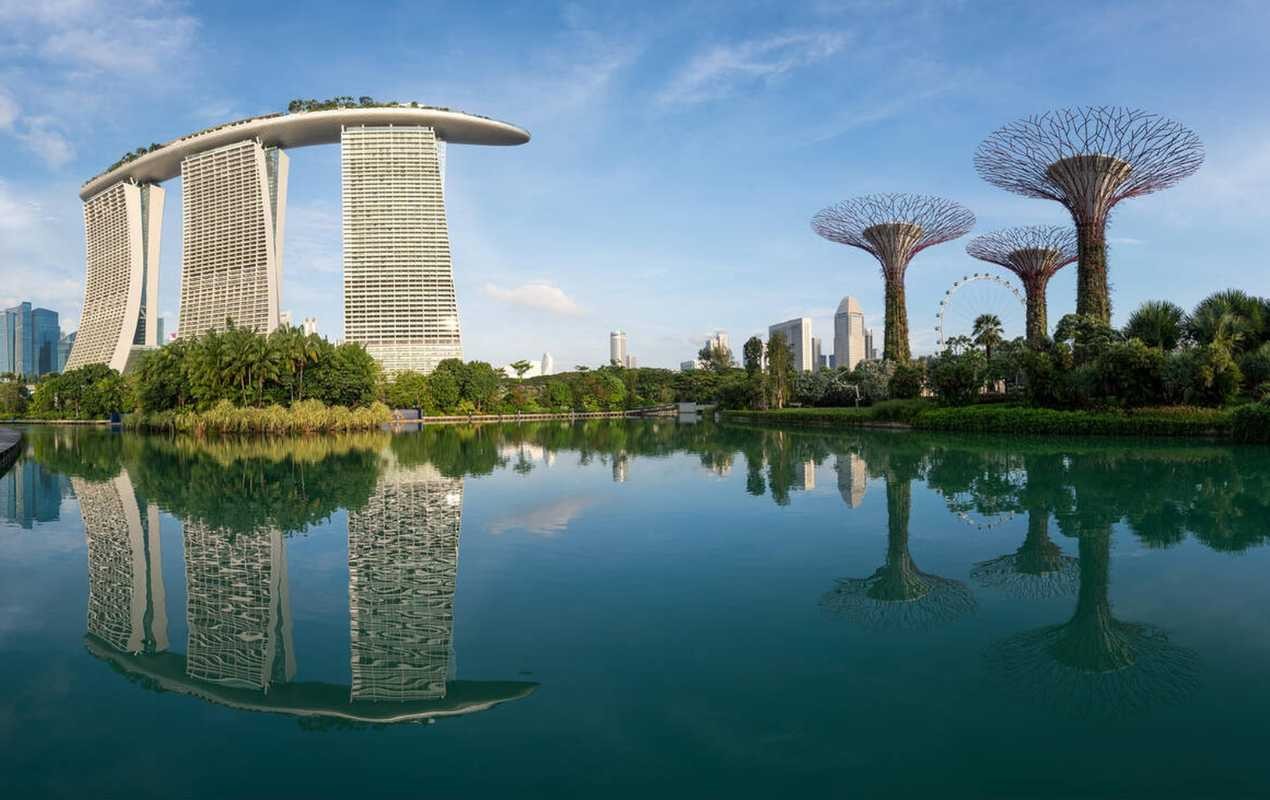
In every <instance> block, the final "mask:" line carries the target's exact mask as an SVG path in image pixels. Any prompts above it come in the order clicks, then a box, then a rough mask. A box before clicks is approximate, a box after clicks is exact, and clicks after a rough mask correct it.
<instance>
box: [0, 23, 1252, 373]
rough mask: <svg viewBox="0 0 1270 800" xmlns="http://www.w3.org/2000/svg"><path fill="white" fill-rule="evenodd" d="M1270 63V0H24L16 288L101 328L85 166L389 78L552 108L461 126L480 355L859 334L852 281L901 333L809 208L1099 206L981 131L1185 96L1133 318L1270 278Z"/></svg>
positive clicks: (950, 267) (1071, 275) (873, 286)
mask: <svg viewBox="0 0 1270 800" xmlns="http://www.w3.org/2000/svg"><path fill="white" fill-rule="evenodd" d="M1267 74H1270V3H1265V2H1238V0H1228V1H1224V2H1216V3H1210V2H1168V1H1167V0H1151V1H1150V2H1097V3H1083V2H1063V3H1031V2H998V3H990V2H954V1H953V0H949V1H947V2H905V1H904V0H860V1H858V2H810V3H795V2H770V3H768V2H744V0H730V1H729V2H691V1H689V2H677V3H658V2H644V3H627V2H612V3H607V2H601V3H560V4H552V3H549V2H517V3H478V2H473V3H426V2H403V3H390V2H383V3H375V2H365V3H348V2H344V1H341V2H323V1H322V0H311V1H310V2H305V3H295V4H291V3H286V2H272V3H268V4H265V3H260V2H238V1H237V0H226V1H224V2H216V3H211V2H208V3H194V2H174V1H172V0H130V1H128V2H117V1H116V0H39V2H31V0H0V306H5V307H7V306H8V305H11V304H13V303H16V302H18V301H20V300H30V301H32V302H33V303H35V304H36V305H42V306H46V307H48V308H52V309H54V310H56V311H58V312H59V313H61V315H62V318H63V327H64V329H66V330H67V331H69V330H72V329H74V327H75V326H76V325H77V323H78V318H79V314H80V306H81V304H82V293H83V277H84V276H83V259H84V236H83V227H82V205H81V203H80V201H79V199H78V189H79V186H80V185H81V184H82V183H83V182H84V181H85V180H86V179H88V178H89V177H91V176H93V175H95V174H97V173H98V172H100V171H101V170H102V169H103V168H104V167H105V166H107V165H108V164H110V163H111V162H112V161H114V160H115V159H116V158H118V157H119V155H121V154H122V153H124V152H125V151H129V150H132V149H134V148H135V147H137V146H139V145H149V144H150V143H151V142H164V141H168V140H170V139H173V138H176V137H179V136H182V135H185V134H187V133H190V132H193V131H195V130H199V129H202V128H204V127H207V126H210V125H214V124H217V123H221V122H225V121H228V120H232V119H236V118H241V117H245V116H250V115H254V114H260V113H268V112H274V111H281V110H285V108H286V106H287V103H288V102H289V101H290V100H291V99H293V98H297V97H303V98H319V99H321V98H326V97H331V96H336V95H351V96H355V97H356V96H362V95H370V96H372V97H375V98H377V99H384V100H388V99H395V100H401V101H410V100H416V101H418V102H420V103H421V104H428V105H439V106H447V107H451V108H457V109H462V110H465V111H470V112H473V113H477V114H483V115H486V116H491V117H495V118H498V119H503V120H507V121H509V122H513V123H515V124H517V125H520V126H522V127H524V128H526V129H527V130H529V131H530V133H531V134H532V136H533V138H532V140H531V141H530V142H529V143H528V144H526V145H524V146H521V147H469V146H461V145H455V146H452V147H450V148H449V151H448V154H447V167H446V168H447V186H446V200H447V206H448V207H447V211H448V214H449V224H450V236H451V242H452V248H453V260H454V272H455V283H456V288H457V291H458V300H459V314H460V324H461V326H462V333H463V344H464V351H465V356H466V357H467V358H469V359H481V360H486V361H490V362H491V363H494V364H498V365H502V364H506V363H509V362H511V361H514V360H516V359H519V358H528V359H530V360H536V359H537V358H539V357H540V356H541V354H542V353H543V352H550V353H552V355H553V357H554V359H555V363H556V365H557V369H561V368H569V367H572V366H573V365H575V364H587V365H592V366H594V365H598V364H602V363H605V362H606V361H607V359H608V333H609V331H610V330H613V329H616V328H621V329H623V330H625V331H626V332H627V334H628V336H629V350H630V352H631V353H632V354H633V355H635V356H636V357H637V358H638V360H639V364H640V365H641V366H665V367H674V366H677V365H678V364H679V363H680V362H681V361H684V360H687V359H689V358H692V357H693V356H694V354H695V352H696V350H697V349H698V348H700V347H701V344H702V342H703V340H704V339H705V337H706V336H707V335H708V334H709V333H710V332H711V331H713V330H716V329H722V330H726V331H727V332H728V333H729V335H730V337H731V340H732V344H733V349H734V350H735V351H736V352H737V353H738V355H739V351H740V345H741V343H742V342H743V341H744V339H746V338H747V337H749V336H750V335H752V334H755V333H761V334H763V335H764V336H765V334H766V329H767V326H768V325H769V324H772V323H775V322H779V321H782V320H786V319H790V318H794V317H799V316H808V317H811V318H812V319H813V325H814V335H817V336H820V337H822V338H823V339H824V342H825V345H824V348H825V351H826V352H829V351H830V350H831V349H832V338H833V328H832V315H833V312H834V309H835V308H836V307H837V305H838V301H839V300H840V299H841V298H842V297H843V296H844V295H848V294H850V295H853V296H855V297H857V298H858V299H859V301H860V303H861V305H862V306H863V308H864V311H865V315H866V322H867V324H869V325H870V326H872V327H874V328H875V329H876V330H877V333H878V337H879V338H878V341H879V342H880V341H881V324H882V281H881V277H880V273H879V271H878V268H877V264H876V262H875V261H874V260H873V259H872V257H870V256H869V255H868V254H867V253H864V252H862V251H859V250H855V249H852V248H848V247H844V246H842V245H838V244H834V243H831V242H828V241H825V240H823V239H821V238H819V237H818V236H816V235H815V234H814V233H812V231H811V229H810V226H809V220H810V218H811V216H812V215H813V214H814V213H815V212H816V211H818V210H819V209H821V208H823V207H824V206H827V205H830V204H832V203H835V202H838V201H841V200H845V199H847V198H850V197H853V196H856V195H860V194H868V193H872V192H892V191H893V192H915V193H921V194H936V195H940V196H944V197H948V198H950V199H953V200H956V201H958V202H960V203H962V204H964V205H965V206H967V207H968V208H970V209H971V210H972V211H973V212H974V213H975V214H976V216H977V218H978V222H977V225H976V227H975V230H974V231H973V232H972V234H971V236H973V235H976V234H980V233H986V232H988V231H992V230H996V229H999V228H1002V227H1008V226H1013V225H1025V224H1065V223H1068V222H1069V221H1070V218H1069V217H1068V216H1067V212H1066V211H1065V210H1064V209H1063V208H1062V207H1061V206H1059V205H1058V204H1056V203H1053V202H1049V201H1044V200H1035V199H1029V198H1025V197H1020V196H1016V195H1013V194H1009V193H1007V192H1004V191H1002V190H999V189H996V188H994V187H992V186H990V185H989V184H987V183H985V182H984V181H983V180H981V179H980V178H979V177H978V176H977V175H976V173H975V171H974V166H973V161H972V159H973V155H974V150H975V148H976V146H977V145H978V144H979V142H980V141H982V139H983V138H984V137H985V136H986V135H988V134H989V133H991V132H992V131H993V130H994V129H996V128H998V127H1000V126H1001V125H1004V124H1006V123H1008V122H1010V121H1012V120H1014V119H1016V118H1019V117H1022V116H1026V115H1028V114H1033V113H1038V112H1043V111H1046V110H1049V109H1053V108H1059V107H1065V106H1074V105H1102V104H1108V105H1125V106H1133V107H1138V108H1142V109H1145V110H1148V111H1152V112H1156V113H1160V114H1163V115H1165V116H1168V117H1171V118H1174V119H1176V120H1178V121H1180V122H1182V123H1183V124H1185V125H1187V126H1189V127H1190V128H1192V129H1193V130H1195V131H1196V132H1197V133H1198V134H1199V136H1200V137H1201V139H1202V140H1203V141H1204V143H1205V148H1206V160H1205V163H1204V165H1203V166H1202V167H1201V168H1200V170H1199V172H1197V173H1196V174H1195V175H1193V176H1191V177H1190V178H1188V179H1186V180H1185V181H1184V182H1182V183H1181V184H1179V185H1177V186H1175V187H1173V188H1171V189H1168V190H1166V191H1164V192H1160V193H1157V194H1154V195H1151V196H1148V197H1143V198H1135V199H1132V200H1127V201H1125V202H1123V203H1121V204H1120V206H1118V207H1117V209H1116V212H1115V214H1114V216H1113V218H1112V222H1111V227H1110V230H1109V241H1110V265H1111V266H1110V275H1111V282H1112V288H1113V298H1112V299H1113V306H1114V322H1116V323H1117V324H1122V323H1123V322H1124V321H1125V319H1126V318H1127V317H1128V315H1129V314H1130V313H1131V312H1132V310H1133V309H1134V308H1135V307H1137V306H1138V304H1140V303H1141V302H1142V301H1144V300H1146V299H1156V298H1165V299H1170V300H1173V301H1174V302H1177V303H1178V304H1180V305H1182V306H1183V307H1186V308H1190V307H1192V306H1193V305H1194V304H1195V303H1196V302H1197V301H1199V300H1200V299H1201V298H1203V297H1204V296H1205V295H1207V294H1208V293H1210V292H1212V291H1215V290H1218V289H1224V288H1228V287H1240V288H1243V289H1245V290H1247V291H1250V292H1255V293H1259V294H1270V270H1267V263H1266V259H1265V253H1266V252H1267V250H1270V204H1267V202H1266V200H1267V197H1270V95H1268V94H1267V92H1266V82H1265V76H1266V75H1267ZM289 155H290V156H291V172H290V186H289V193H288V212H287V213H288V216H287V223H286V242H285V255H284V259H285V264H284V285H283V288H282V303H281V307H282V308H283V309H284V310H289V311H291V312H292V314H293V315H294V317H295V318H296V319H297V320H298V319H300V318H303V317H306V316H316V317H317V318H318V324H319V328H320V330H321V332H322V333H323V334H324V335H326V336H328V337H330V338H332V339H338V338H340V337H341V336H342V297H341V291H342V290H341V275H340V215H339V208H340V207H339V203H340V200H339V188H340V187H339V152H338V148H337V147H335V146H326V147H310V148H302V149H294V150H291V151H290V152H289ZM166 188H167V189H168V194H167V198H168V199H167V205H166V208H165V220H164V237H163V242H162V256H161V272H160V309H161V311H162V313H163V314H164V316H165V318H166V320H167V322H166V326H167V329H168V330H169V331H172V330H174V329H175V328H176V319H177V310H178V297H179V292H180V263H181V252H180V250H181V241H180V191H179V188H180V181H179V179H176V180H173V181H171V182H169V183H168V184H166ZM969 238H970V237H967V238H966V239H962V240H958V241H955V242H951V243H947V244H943V245H939V246H937V247H934V248H931V249H929V250H927V251H925V252H923V253H922V254H920V255H919V256H918V257H917V258H916V259H914V261H913V263H912V265H911V266H910V268H909V271H908V280H907V288H908V306H909V315H910V327H911V329H912V336H913V348H914V351H915V352H916V353H925V352H931V351H932V350H933V349H934V347H935V339H936V333H935V327H934V324H935V313H936V310H937V308H938V305H939V302H940V300H941V299H942V298H943V297H944V296H945V292H946V291H947V290H948V289H949V287H950V286H951V285H952V283H953V282H954V281H955V280H957V279H959V278H962V277H963V276H965V275H967V274H970V273H974V272H988V271H995V272H998V273H999V272H1000V270H997V269H996V268H994V267H991V266H990V265H987V264H984V263H982V262H978V261H975V260H974V259H972V258H970V257H969V256H968V255H966V253H965V244H966V242H967V241H968V240H969ZM1007 277H1008V276H1007ZM1002 291H1004V290H1002ZM959 297H960V298H962V299H961V300H959V299H958V298H959ZM1011 302H1016V301H1009V300H1008V299H1005V298H1004V297H1003V296H1002V295H998V294H994V292H992V291H985V292H978V293H971V292H964V293H959V294H958V295H955V296H954V298H953V300H951V301H950V307H951V308H953V309H954V310H955V311H956V312H961V313H966V314H968V313H970V312H975V311H977V310H980V306H982V307H983V308H984V309H986V310H996V308H995V307H994V308H989V306H995V305H996V304H1000V307H1001V308H1005V309H1009V310H1011V313H1013V311H1014V310H1015V308H1014V306H1012V305H1010V304H1011ZM1049 302H1050V320H1051V323H1052V322H1054V321H1056V320H1057V319H1058V317H1059V316H1061V315H1062V314H1064V313H1067V312H1069V311H1071V310H1073V309H1074V306H1075V268H1074V267H1069V268H1067V269H1065V270H1063V272H1062V273H1060V274H1059V275H1058V276H1057V277H1056V278H1055V279H1054V280H1053V281H1052V283H1051V285H1050V291H1049ZM1016 305H1017V303H1016ZM950 316H959V314H958V313H952V314H950ZM1017 316H1018V319H1019V320H1020V321H1021V319H1022V311H1021V308H1020V309H1017ZM1007 324H1009V323H1007ZM1007 333H1010V331H1007ZM1019 333H1022V331H1021V330H1020V331H1019Z"/></svg>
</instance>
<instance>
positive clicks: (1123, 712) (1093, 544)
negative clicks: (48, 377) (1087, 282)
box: [0, 420, 1270, 798]
mask: <svg viewBox="0 0 1270 800" xmlns="http://www.w3.org/2000/svg"><path fill="white" fill-rule="evenodd" d="M26 433H27V437H28V438H27V444H26V451H25V453H24V454H23V455H22V457H21V458H20V459H19V461H18V462H17V463H16V464H15V465H14V466H13V467H12V468H11V469H10V470H9V472H8V473H7V474H5V475H4V476H3V477H0V685H2V686H3V687H4V689H3V691H0V796H2V797H23V798H25V797H40V796H65V797H151V796H154V797H159V796H162V797H272V798H277V797H328V796H330V797H348V796H363V795H364V796H393V797H404V796H410V797H533V796H543V797H569V796H606V797H611V796H623V797H624V796H631V797H645V796H649V795H660V796H673V797H680V796H685V797H714V796H732V797H768V796H771V795H773V794H774V793H778V792H784V793H786V794H789V793H792V794H793V796H809V795H813V794H814V795H816V796H845V797H888V798H894V797H911V796H927V795H930V794H932V793H937V794H939V795H942V796H948V797H1010V798H1020V797H1063V798H1069V797H1262V796H1266V795H1267V794H1270V766H1267V764H1268V760H1267V759H1266V758H1265V756H1264V751H1265V744H1266V741H1267V738H1266V736H1265V734H1266V733H1267V730H1268V729H1270V721H1268V720H1270V681H1268V680H1267V679H1266V674H1267V671H1268V670H1267V667H1270V614H1267V609H1268V608H1270V581H1268V580H1267V578H1266V576H1267V574H1270V549H1267V548H1266V546H1265V545H1266V543H1267V541H1268V539H1270V449H1267V448H1252V447H1248V448H1237V447H1232V446H1227V445H1221V444H1214V443H1208V442H1203V441H1193V442H1183V441H1177V442H1145V443H1144V442H1130V441H1120V440H1083V439H1073V440H1062V439H1045V440H1039V439H1023V438H1007V437H1000V438H984V437H979V438H971V437H961V436H951V435H948V436H934V435H931V436H926V435H918V434H911V433H865V432H861V433H843V434H829V433H802V432H784V431H761V430H754V429H747V428H739V427H727V426H716V425H713V424H708V423H701V424H692V425H690V424H676V423H675V422H674V421H672V420H663V421H656V422H653V421H649V422H624V421H596V422H593V423H587V424H580V425H575V426H568V425H554V424H541V425H524V426H504V427H483V428H479V429H461V428H437V429H429V430H427V431H421V432H409V433H398V434H389V433H374V434H361V435H350V436H345V437H332V438H312V439H307V440H301V441H292V442H279V441H268V440H248V441H230V442H226V441H219V442H217V441H212V442H197V441H193V440H175V441H173V440H170V439H166V438H163V437H146V436H139V435H131V434H117V433H109V432H105V431H100V430H60V429H52V428H31V429H27V431H26Z"/></svg>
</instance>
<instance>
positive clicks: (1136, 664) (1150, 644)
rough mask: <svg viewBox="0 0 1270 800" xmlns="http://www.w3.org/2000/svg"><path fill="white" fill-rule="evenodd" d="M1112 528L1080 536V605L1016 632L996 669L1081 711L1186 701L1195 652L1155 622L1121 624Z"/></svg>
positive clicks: (1127, 710)
mask: <svg viewBox="0 0 1270 800" xmlns="http://www.w3.org/2000/svg"><path fill="white" fill-rule="evenodd" d="M1110 556H1111V531H1110V529H1109V528H1107V529H1106V530H1104V531H1101V532H1097V533H1089V534H1085V535H1082V536H1081V537H1080V591H1079V595H1078V599H1077V602H1076V611H1075V613H1073V614H1072V618H1071V619H1070V620H1068V621H1067V622H1065V623H1063V624H1061V625H1049V626H1046V627H1044V628H1038V629H1036V630H1031V631H1026V632H1024V633H1020V634H1017V635H1015V636H1011V637H1009V638H1008V639H1005V640H1003V641H1001V642H999V643H998V644H996V645H994V646H993V647H992V648H991V649H990V650H989V651H988V656H987V658H988V665H989V669H990V671H991V672H992V673H993V674H995V675H998V676H1001V677H1002V678H1003V679H1004V680H1005V681H1006V682H1007V683H1009V684H1012V685H1013V686H1014V687H1015V688H1017V689H1018V690H1019V691H1020V693H1022V694H1024V695H1026V696H1028V697H1031V698H1034V699H1036V700H1038V701H1041V702H1043V703H1045V704H1047V705H1052V706H1054V707H1056V708H1058V709H1061V710H1062V711H1063V712H1064V713H1065V714H1070V715H1073V716H1076V717H1121V716H1132V715H1134V714H1139V713H1142V712H1145V711H1147V710H1148V709H1150V708H1151V707H1154V706H1161V705H1169V704H1172V703H1177V702H1180V701H1181V700H1183V699H1185V698H1186V697H1187V696H1189V695H1190V694H1191V693H1192V692H1194V691H1195V690H1196V689H1197V688H1198V686H1199V678H1198V673H1199V662H1198V658H1197V657H1196V655H1195V653H1194V652H1192V651H1190V650H1188V649H1186V648H1183V647H1178V646H1177V645H1174V644H1173V643H1172V642H1170V641H1169V637H1168V634H1167V633H1166V632H1164V631H1163V630H1161V629H1160V628H1157V627H1155V626H1154V625H1146V624H1141V623H1133V622H1122V621H1120V620H1118V619H1116V618H1115V617H1114V616H1112V613H1111V603H1110V601H1109V599H1108V578H1109V565H1110V561H1111V557H1110Z"/></svg>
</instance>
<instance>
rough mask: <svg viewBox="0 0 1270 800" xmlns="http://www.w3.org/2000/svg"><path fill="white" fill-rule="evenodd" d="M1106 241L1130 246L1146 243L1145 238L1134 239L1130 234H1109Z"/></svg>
mask: <svg viewBox="0 0 1270 800" xmlns="http://www.w3.org/2000/svg"><path fill="white" fill-rule="evenodd" d="M1107 242H1108V243H1110V244H1124V245H1130V246H1132V245H1135V244H1146V240H1145V239H1135V238H1133V237H1132V236H1111V237H1108V239H1107Z"/></svg>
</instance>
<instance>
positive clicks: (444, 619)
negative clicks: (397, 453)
mask: <svg viewBox="0 0 1270 800" xmlns="http://www.w3.org/2000/svg"><path fill="white" fill-rule="evenodd" d="M462 513H463V479H462V478H447V477H444V476H442V475H441V474H440V473H439V472H437V471H436V469H435V468H434V467H432V466H431V465H424V466H420V467H412V468H401V467H397V466H396V465H395V464H393V465H389V466H388V467H387V468H386V469H385V471H384V472H383V474H382V476H381V477H380V479H379V482H378V483H377V484H376V486H375V491H374V493H373V494H372V495H371V497H370V500H369V501H368V502H367V504H366V506H365V507H364V508H362V509H361V510H359V511H350V512H349V515H348V597H349V626H350V631H349V637H350V651H351V652H350V658H351V667H352V679H353V685H352V692H351V697H352V699H353V700H355V701H356V700H370V701H396V702H400V701H406V700H420V699H428V698H442V697H445V695H446V681H447V680H448V679H449V677H450V674H451V670H452V666H453V633H454V593H455V590H456V588H457V583H456V580H457V576H458V560H459V531H460V527H461V520H462Z"/></svg>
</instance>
